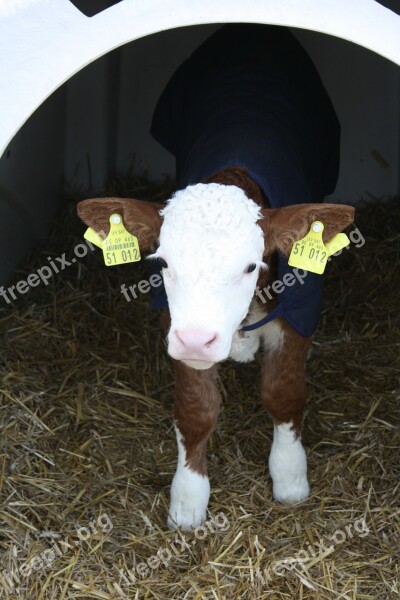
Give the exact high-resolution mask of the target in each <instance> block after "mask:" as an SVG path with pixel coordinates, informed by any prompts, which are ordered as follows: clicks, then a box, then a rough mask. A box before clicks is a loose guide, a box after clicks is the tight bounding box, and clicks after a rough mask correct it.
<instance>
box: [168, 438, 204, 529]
mask: <svg viewBox="0 0 400 600" xmlns="http://www.w3.org/2000/svg"><path fill="white" fill-rule="evenodd" d="M175 432H176V440H177V443H178V465H177V467H176V472H175V475H174V478H173V480H172V484H171V503H170V507H169V515H168V525H169V526H170V527H172V528H173V529H177V528H178V527H181V529H184V530H185V531H189V530H190V529H195V528H196V527H198V526H199V525H201V524H202V522H203V521H204V520H205V518H206V515H207V506H208V500H209V498H210V482H209V480H208V477H207V476H206V475H200V473H197V472H196V471H193V470H192V469H191V468H190V467H188V466H187V464H186V450H185V445H184V443H183V439H182V435H181V433H180V431H179V429H178V428H177V427H175Z"/></svg>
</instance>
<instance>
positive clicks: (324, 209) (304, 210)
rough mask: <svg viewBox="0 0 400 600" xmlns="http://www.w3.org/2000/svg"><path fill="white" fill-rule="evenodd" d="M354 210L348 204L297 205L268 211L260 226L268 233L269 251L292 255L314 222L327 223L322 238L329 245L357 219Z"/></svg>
mask: <svg viewBox="0 0 400 600" xmlns="http://www.w3.org/2000/svg"><path fill="white" fill-rule="evenodd" d="M354 212H355V211H354V208H353V207H352V206H348V205H346V204H293V205H291V206H285V207H283V208H264V209H263V210H262V214H263V218H262V220H261V221H259V225H260V227H261V228H262V230H263V231H264V240H265V250H266V252H267V253H268V254H269V253H270V252H272V251H273V250H279V251H280V252H282V253H283V254H285V255H287V256H288V255H289V254H290V252H291V250H292V246H293V244H294V243H295V242H297V241H298V240H300V239H301V238H303V237H304V236H305V235H306V234H307V233H308V231H309V230H310V227H311V224H312V223H313V222H314V221H321V222H322V223H323V224H324V231H323V234H322V239H323V240H324V242H329V240H331V239H332V238H333V236H335V235H336V234H337V233H339V232H340V231H343V229H345V228H346V227H347V226H348V225H350V223H352V222H353V220H354Z"/></svg>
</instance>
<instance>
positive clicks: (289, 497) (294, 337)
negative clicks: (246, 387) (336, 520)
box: [261, 320, 311, 503]
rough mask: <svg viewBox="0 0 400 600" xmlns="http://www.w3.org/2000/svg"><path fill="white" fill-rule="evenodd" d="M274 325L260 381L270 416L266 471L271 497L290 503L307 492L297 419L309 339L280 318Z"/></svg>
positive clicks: (301, 407) (303, 393) (300, 413)
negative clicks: (270, 443) (269, 443)
mask: <svg viewBox="0 0 400 600" xmlns="http://www.w3.org/2000/svg"><path fill="white" fill-rule="evenodd" d="M271 325H272V323H271ZM274 328H275V329H274V331H273V335H272V336H270V338H268V334H267V335H266V337H265V348H266V353H265V358H264V366H263V372H262V383H261V397H262V402H263V404H264V406H265V408H266V409H267V411H268V412H269V413H270V415H271V416H272V418H273V420H274V438H273V442H272V447H271V453H270V456H269V472H270V475H271V477H272V482H273V496H274V498H275V500H278V501H279V502H288V503H293V502H299V501H300V500H304V499H305V498H307V497H308V495H309V493H310V487H309V484H308V480H307V458H306V453H305V451H304V448H303V446H302V443H301V423H302V418H303V411H304V407H305V403H306V397H307V393H306V379H305V356H306V352H307V349H308V348H309V346H310V344H311V340H310V338H307V339H306V338H303V337H301V336H300V335H299V334H297V333H296V332H295V331H294V330H293V329H292V328H291V327H290V326H289V325H287V324H286V323H285V322H283V321H281V320H279V321H277V322H275V323H274ZM276 328H279V330H280V331H279V332H278V333H279V335H277V331H276ZM271 329H272V328H271Z"/></svg>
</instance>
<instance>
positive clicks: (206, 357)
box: [78, 25, 354, 529]
mask: <svg viewBox="0 0 400 600" xmlns="http://www.w3.org/2000/svg"><path fill="white" fill-rule="evenodd" d="M152 134H153V136H154V137H155V138H156V139H157V140H158V141H159V142H160V143H161V144H162V145H163V146H164V147H165V148H166V149H167V150H169V151H170V152H171V153H173V154H174V155H175V156H176V161H177V180H178V191H177V192H176V193H175V194H174V195H173V196H172V198H170V199H169V200H168V202H167V204H166V205H165V206H161V205H158V204H155V203H146V202H143V201H140V200H133V199H121V198H101V199H92V200H85V201H83V202H81V203H80V204H79V205H78V213H79V216H80V217H81V218H82V220H83V221H84V222H85V223H86V224H87V225H89V226H90V227H92V228H94V229H95V230H96V231H97V232H103V235H107V234H108V231H109V217H110V215H111V214H112V213H115V212H117V213H119V214H121V215H122V217H123V221H124V224H125V227H126V228H127V229H128V230H129V231H130V232H131V233H133V234H134V235H136V236H137V237H138V240H139V245H140V246H141V248H142V249H144V250H147V251H150V252H152V254H151V255H150V256H149V258H150V259H151V260H152V262H153V266H154V269H155V270H159V271H160V272H161V273H162V277H163V284H164V286H163V288H162V291H161V294H158V295H157V296H156V297H154V298H153V305H154V306H155V307H161V308H164V316H163V327H164V330H165V333H166V336H167V342H168V353H169V355H170V356H171V357H172V359H173V362H174V365H175V374H176V375H175V377H176V385H175V407H174V419H175V429H176V436H177V443H178V465H177V470H176V473H175V476H174V478H173V481H172V486H171V503H170V509H169V517H168V523H169V525H170V526H172V527H177V526H180V527H182V528H183V529H191V528H194V527H196V526H198V525H199V524H200V523H201V522H202V521H203V520H204V518H205V516H206V510H207V505H208V500H209V495H210V484H209V479H208V476H207V465H206V447H207V440H208V438H209V436H210V435H211V433H212V431H213V430H214V427H215V425H216V422H217V417H218V412H219V407H220V394H219V392H218V389H217V385H216V379H217V370H218V364H219V363H220V362H222V361H224V360H226V359H227V358H232V359H234V360H236V361H239V362H247V361H250V360H252V359H253V357H254V354H255V352H256V351H257V349H258V347H259V345H260V343H262V346H263V351H264V352H263V368H262V376H261V399H262V402H263V404H264V406H265V408H266V409H267V411H268V412H269V413H270V415H271V416H272V418H273V421H274V437H273V443H272V448H271V452H270V457H269V469H270V474H271V477H272V481H273V496H274V498H275V499H276V500H278V501H280V502H288V503H292V502H298V501H300V500H303V499H304V498H306V497H307V496H308V494H309V484H308V480H307V461H306V455H305V452H304V449H303V446H302V444H301V423H302V415H303V410H304V406H305V402H306V381H305V369H304V363H305V356H306V354H307V350H308V348H309V347H310V344H311V341H312V337H313V334H314V332H315V329H316V326H317V323H318V318H319V313H320V309H321V276H320V275H315V274H313V273H306V272H302V273H300V272H299V271H296V270H294V271H293V270H292V269H291V268H290V267H289V266H288V262H287V257H288V255H289V253H290V251H291V248H292V246H293V244H294V243H295V242H296V241H297V240H299V239H301V238H302V237H304V236H305V235H306V233H307V232H308V230H309V229H310V226H311V224H312V223H313V221H315V220H318V221H321V222H322V223H323V224H324V232H323V240H324V242H326V241H329V240H330V239H332V237H333V236H334V235H336V234H337V233H338V232H340V231H342V230H343V229H344V228H345V227H346V226H347V225H349V224H350V223H351V222H352V220H353V214H354V210H353V209H352V208H351V207H348V206H344V205H334V204H321V202H322V200H323V198H324V197H325V196H326V195H327V194H329V193H331V192H332V191H333V189H334V187H335V184H336V179H337V170H338V157H339V125H338V122H337V119H336V115H335V113H334V110H333V108H332V105H331V102H330V100H329V98H328V96H327V94H326V92H325V89H324V87H323V85H322V83H321V81H320V78H319V76H318V74H317V72H316V70H315V68H314V66H313V65H312V63H311V61H310V59H309V58H308V56H307V55H306V53H305V51H304V50H303V48H302V47H301V46H300V45H299V43H298V42H297V41H296V40H295V38H294V37H293V36H292V35H291V34H290V33H289V31H287V30H286V29H284V28H278V27H269V26H258V25H227V26H224V27H222V28H221V29H220V30H218V31H217V32H216V33H215V34H214V35H213V36H211V37H210V38H209V39H208V40H206V41H205V42H204V43H203V44H202V45H201V46H200V47H199V48H198V49H197V50H196V51H195V52H194V53H193V55H192V56H191V57H190V58H189V59H188V60H187V61H185V62H184V63H183V65H182V66H181V67H180V68H179V69H178V70H177V71H176V73H175V74H174V75H173V77H172V78H171V80H170V81H169V83H168V85H167V87H166V89H165V90H164V92H163V94H162V96H161V98H160V100H159V102H158V104H157V107H156V110H155V113H154V116H153V123H152ZM277 279H278V280H280V281H283V282H284V284H285V283H286V285H283V287H284V289H283V292H282V293H279V294H278V293H276V291H277V290H278V287H276V286H274V287H273V288H272V290H271V288H270V286H271V284H272V283H273V282H274V281H276V280H277ZM289 282H290V283H289ZM281 287H282V286H281ZM263 290H268V293H263ZM269 290H271V292H270V291H269ZM274 290H275V291H274Z"/></svg>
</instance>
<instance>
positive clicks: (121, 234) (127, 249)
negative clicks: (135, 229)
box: [102, 213, 140, 267]
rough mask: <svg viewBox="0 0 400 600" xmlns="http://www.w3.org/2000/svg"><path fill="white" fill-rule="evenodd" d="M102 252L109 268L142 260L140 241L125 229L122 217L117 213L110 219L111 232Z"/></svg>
mask: <svg viewBox="0 0 400 600" xmlns="http://www.w3.org/2000/svg"><path fill="white" fill-rule="evenodd" d="M102 250H103V256H104V263H105V265H106V266H107V267H113V266H115V265H124V264H126V263H131V262H137V261H139V260H140V249H139V242H138V239H137V237H135V236H134V235H132V234H131V233H129V231H127V230H126V229H125V226H124V223H123V221H122V217H121V215H119V214H117V213H114V214H112V215H111V217H110V232H109V234H108V236H107V237H106V239H105V240H104V242H103V244H102Z"/></svg>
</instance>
